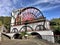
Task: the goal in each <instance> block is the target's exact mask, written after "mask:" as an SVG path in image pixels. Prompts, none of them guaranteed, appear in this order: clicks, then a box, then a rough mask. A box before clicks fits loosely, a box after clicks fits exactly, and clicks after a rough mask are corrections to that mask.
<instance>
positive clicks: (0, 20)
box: [0, 16, 11, 30]
mask: <svg viewBox="0 0 60 45" xmlns="http://www.w3.org/2000/svg"><path fill="white" fill-rule="evenodd" d="M10 21H11V17H7V16H6V17H3V16H1V17H0V25H4V26H5V28H6V29H7V30H9V29H10Z"/></svg>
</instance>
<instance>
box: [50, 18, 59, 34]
mask: <svg viewBox="0 0 60 45" xmlns="http://www.w3.org/2000/svg"><path fill="white" fill-rule="evenodd" d="M50 25H51V28H52V29H53V30H54V33H55V34H58V32H60V18H55V19H52V20H51V21H50Z"/></svg>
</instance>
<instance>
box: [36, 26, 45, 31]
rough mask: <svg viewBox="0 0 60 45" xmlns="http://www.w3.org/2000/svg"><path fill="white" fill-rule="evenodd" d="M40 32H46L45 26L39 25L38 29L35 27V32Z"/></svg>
mask: <svg viewBox="0 0 60 45" xmlns="http://www.w3.org/2000/svg"><path fill="white" fill-rule="evenodd" d="M37 30H38V31H40V30H46V28H45V26H44V25H37V26H36V27H35V31H37Z"/></svg>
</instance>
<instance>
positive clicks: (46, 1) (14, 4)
mask: <svg viewBox="0 0 60 45" xmlns="http://www.w3.org/2000/svg"><path fill="white" fill-rule="evenodd" d="M29 6H33V7H36V8H38V9H39V10H41V11H42V13H43V14H44V16H45V17H46V18H47V19H52V18H59V17H60V0H0V16H11V12H12V10H16V9H20V8H24V7H29Z"/></svg>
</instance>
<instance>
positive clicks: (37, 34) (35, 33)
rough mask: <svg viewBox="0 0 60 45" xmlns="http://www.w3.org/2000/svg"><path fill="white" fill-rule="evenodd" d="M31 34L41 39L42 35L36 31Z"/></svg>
mask: <svg viewBox="0 0 60 45" xmlns="http://www.w3.org/2000/svg"><path fill="white" fill-rule="evenodd" d="M31 35H33V36H36V37H37V38H39V39H42V36H41V35H40V34H39V33H37V32H32V33H31Z"/></svg>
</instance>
